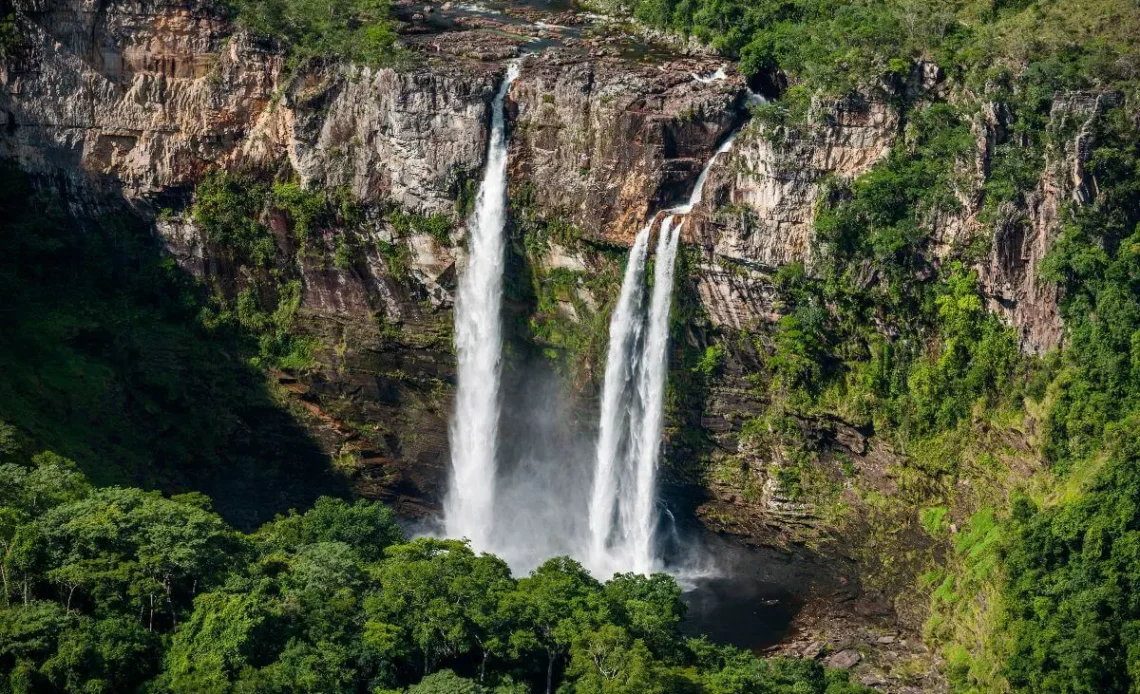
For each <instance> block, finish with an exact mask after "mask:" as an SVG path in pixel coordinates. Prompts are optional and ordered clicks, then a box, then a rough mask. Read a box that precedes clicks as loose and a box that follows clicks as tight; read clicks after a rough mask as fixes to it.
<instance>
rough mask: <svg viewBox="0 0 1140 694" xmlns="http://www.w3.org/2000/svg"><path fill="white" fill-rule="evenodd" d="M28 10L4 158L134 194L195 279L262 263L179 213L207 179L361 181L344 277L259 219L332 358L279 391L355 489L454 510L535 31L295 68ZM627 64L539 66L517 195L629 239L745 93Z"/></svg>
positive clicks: (533, 65) (152, 25)
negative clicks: (493, 227) (479, 276)
mask: <svg viewBox="0 0 1140 694" xmlns="http://www.w3.org/2000/svg"><path fill="white" fill-rule="evenodd" d="M16 5H17V10H18V11H19V14H20V30H21V32H22V35H23V37H24V41H23V44H22V46H21V47H20V49H19V50H18V51H17V52H16V54H15V55H14V56H12V57H10V58H8V59H5V60H3V61H0V85H3V90H2V91H0V127H2V128H3V132H4V136H3V137H0V154H3V155H4V156H7V157H12V158H14V159H15V160H17V161H18V162H20V164H21V166H23V167H24V168H25V169H26V170H28V171H29V172H31V173H32V174H34V175H36V176H38V177H39V178H40V179H41V180H43V181H45V182H47V181H51V182H52V183H53V184H54V185H62V186H63V187H64V188H65V189H67V191H68V192H69V199H70V200H71V201H72V205H73V207H74V208H75V211H76V212H78V213H80V214H81V215H82V214H84V213H85V212H88V211H91V210H93V209H95V208H100V207H102V206H105V205H114V204H121V202H122V201H124V200H125V201H126V203H127V204H129V205H130V206H132V207H134V208H135V209H136V210H137V211H138V212H140V213H141V214H143V215H144V216H149V217H152V218H154V219H155V226H156V230H157V232H158V233H159V234H160V235H161V236H162V237H163V238H164V240H165V241H166V244H167V247H168V249H169V250H170V252H171V253H172V254H173V255H174V257H175V258H176V259H177V260H178V261H179V263H180V264H181V265H182V266H183V267H184V268H185V269H186V270H188V271H189V272H191V273H192V274H194V275H196V276H198V277H200V278H202V279H204V280H206V281H207V282H208V283H210V284H212V285H217V286H222V287H228V288H229V290H228V291H230V292H231V293H234V292H237V291H238V290H240V289H241V288H242V287H244V286H247V285H248V284H249V282H250V281H251V280H250V277H249V276H248V273H246V272H245V271H244V270H242V268H240V267H235V266H234V265H233V263H231V262H228V261H227V255H226V253H224V252H223V251H222V249H219V248H217V247H216V246H213V245H212V244H211V243H210V241H209V239H207V238H206V236H205V234H204V233H203V232H202V230H201V229H198V228H197V227H196V225H195V224H194V223H193V221H192V220H191V219H190V218H189V215H188V214H185V210H186V206H187V204H188V203H189V199H190V193H191V191H192V190H193V187H194V186H195V185H196V184H197V183H198V182H199V181H200V180H201V179H202V177H203V176H204V175H205V173H206V172H207V171H209V170H211V169H214V168H224V169H227V170H230V171H239V170H270V171H277V170H280V168H281V167H282V166H285V165H287V166H288V167H291V168H292V170H293V171H295V172H296V174H297V176H298V177H299V178H300V180H301V182H302V183H304V184H305V185H306V186H309V187H317V188H324V189H333V188H338V189H347V190H348V191H349V192H350V193H351V196H352V198H354V199H355V200H356V201H358V202H359V203H361V204H362V205H363V208H364V210H365V218H366V221H365V222H364V223H362V224H360V225H358V226H354V227H353V228H343V229H340V228H330V229H322V230H319V234H320V235H321V236H322V237H323V238H325V239H326V240H331V239H335V238H336V237H338V236H348V237H352V238H353V239H355V242H354V245H356V246H358V247H359V248H360V249H361V254H360V257H359V258H357V259H356V261H355V262H353V263H351V264H348V265H345V264H343V263H335V262H333V258H331V257H330V256H329V255H327V254H326V255H321V254H316V255H314V254H312V253H299V252H298V249H297V248H296V247H295V242H294V241H293V240H292V239H291V235H290V233H289V231H290V230H289V227H290V224H291V222H290V221H289V220H288V219H287V218H285V217H283V216H281V215H276V216H272V215H271V218H269V219H267V220H264V221H266V222H267V223H268V224H269V226H270V227H271V228H272V229H273V231H274V234H275V237H276V242H277V246H278V250H279V253H280V254H282V258H283V260H281V261H280V262H281V263H282V264H281V266H280V267H279V268H278V270H277V271H278V272H279V273H281V274H282V275H283V276H287V277H295V278H296V279H298V280H299V281H300V283H301V288H302V290H301V291H302V293H301V304H300V307H299V311H298V326H297V327H298V329H299V330H300V331H301V332H302V333H304V334H306V335H310V336H312V337H315V338H317V340H316V344H317V345H318V347H317V354H316V356H317V362H318V366H317V367H316V368H314V369H312V370H311V371H310V372H306V373H303V374H298V375H292V376H286V375H282V376H281V380H282V382H283V383H284V385H285V386H286V387H287V388H288V389H289V390H291V391H293V392H294V393H295V394H296V395H297V396H298V398H297V402H298V403H299V407H300V409H299V412H300V413H301V414H302V415H303V416H307V417H309V418H310V419H311V420H312V424H313V428H314V431H315V432H316V433H317V436H318V438H320V439H321V441H322V442H323V443H324V445H325V447H326V449H327V450H328V451H329V452H330V453H331V454H334V455H336V456H338V459H343V460H346V461H350V464H349V467H351V468H352V469H351V470H350V474H352V475H353V476H354V479H355V480H356V484H357V486H358V488H359V489H360V490H361V491H363V492H365V493H368V494H370V495H374V496H381V497H383V498H385V499H387V500H389V501H392V502H394V503H396V504H397V505H400V506H402V507H403V510H404V511H405V512H408V513H411V514H413V515H414V514H416V513H418V512H419V510H420V509H422V505H423V504H427V505H429V506H430V505H432V504H434V503H436V502H437V501H438V499H439V496H440V493H441V488H442V484H443V481H444V478H445V470H446V462H447V420H448V417H449V412H448V410H449V407H450V392H451V390H450V389H451V385H450V384H451V382H452V380H453V377H454V365H453V356H452V354H451V347H450V325H451V316H450V307H451V303H452V293H451V292H452V290H453V287H454V279H455V277H456V274H457V272H458V268H457V264H459V265H461V264H462V262H463V251H462V248H461V246H458V247H453V246H452V244H453V243H455V242H457V241H459V240H461V239H462V236H463V229H462V223H463V219H462V210H461V208H462V204H463V201H464V200H467V199H470V198H471V196H472V195H473V193H474V191H475V189H476V187H477V185H478V179H479V177H480V175H481V169H482V165H483V159H484V154H485V148H486V140H487V133H488V122H489V110H490V101H491V98H492V96H493V94H494V91H495V89H496V86H497V83H498V81H499V80H500V79H501V75H502V73H503V71H504V69H505V63H504V62H503V58H508V57H511V56H513V55H516V54H517V53H518V45H520V44H523V43H525V41H524V40H521V39H520V40H514V41H512V40H502V39H501V38H500V35H498V34H496V33H494V32H493V31H490V30H486V31H484V30H482V29H472V30H468V31H455V32H443V33H437V34H432V35H430V36H421V35H416V36H412V37H410V38H409V39H408V41H407V45H408V51H409V53H408V57H407V59H406V60H403V61H401V63H400V65H399V66H397V67H393V68H383V69H367V68H357V67H351V66H340V65H321V64H311V65H309V66H308V67H306V68H305V69H303V70H301V71H289V70H287V69H286V66H285V60H284V58H283V55H282V53H281V52H280V50H279V49H278V48H277V47H275V46H273V45H266V44H260V43H258V42H255V41H254V40H252V39H251V38H250V37H248V36H247V35H244V34H241V33H235V29H234V27H233V26H232V25H231V24H230V23H229V22H228V21H227V20H225V19H224V18H223V17H222V16H221V15H219V14H218V12H217V11H216V10H215V9H212V8H211V7H210V6H209V4H207V3H198V2H189V3H187V2H163V1H161V0H148V1H138V2H111V3H86V2H80V1H79V0H36V1H34V2H32V1H24V2H17V3H16ZM492 28H493V27H492ZM613 53H614V52H613V51H611V50H604V49H603V50H596V49H590V50H584V49H579V50H574V51H571V50H567V49H551V50H547V51H545V52H542V53H540V54H539V55H534V56H530V57H528V58H526V60H525V62H524V64H523V70H522V76H521V77H520V78H519V80H518V81H517V82H516V83H515V85H514V87H513V89H512V92H511V95H510V98H509V106H510V110H511V120H512V124H513V130H514V133H513V144H512V183H511V187H512V191H516V190H518V189H521V188H522V187H524V186H529V187H530V188H531V190H533V196H532V197H533V200H534V204H535V206H536V210H537V212H538V213H539V214H542V215H544V216H546V217H548V218H554V217H562V216H565V217H567V218H568V219H569V220H570V221H572V222H573V223H575V224H576V225H577V226H578V227H579V228H580V229H581V230H582V231H583V232H584V233H586V234H587V235H590V236H593V237H595V238H598V239H600V240H607V241H609V242H617V243H621V242H623V241H625V240H627V239H628V238H630V237H631V236H632V233H633V232H634V231H635V230H636V228H637V227H638V226H639V225H640V224H642V223H643V221H644V217H645V215H646V214H647V212H648V211H649V210H650V209H651V208H654V207H656V206H658V205H661V204H666V203H671V202H673V201H676V200H679V199H681V198H683V197H684V196H685V195H687V193H688V190H689V189H690V188H691V186H692V184H693V182H694V181H695V179H696V177H697V174H698V173H699V170H700V168H701V167H702V166H703V164H704V162H705V161H707V159H708V158H709V156H711V153H712V150H713V149H714V148H715V146H716V145H717V142H718V141H719V140H720V139H721V138H722V137H723V136H724V135H725V134H726V133H727V132H728V131H729V129H731V127H732V126H733V124H734V123H735V122H736V121H737V120H738V119H739V117H740V111H739V109H738V108H737V104H738V102H739V98H740V95H741V91H742V83H741V81H740V79H739V78H734V79H730V80H722V81H716V82H709V83H702V82H700V81H697V80H696V79H694V78H693V74H701V73H711V72H712V71H713V70H714V69H715V68H716V67H717V66H718V65H719V62H714V61H713V60H712V59H692V58H686V59H679V62H676V63H673V64H670V65H669V66H668V69H666V67H665V66H660V65H650V64H648V63H644V62H641V61H637V60H628V59H623V58H621V57H619V56H616V55H614V54H613ZM484 58H487V59H488V60H484ZM115 201H119V203H116V202H115ZM390 209H399V210H403V211H405V212H407V213H411V214H415V215H444V216H446V217H450V218H452V219H453V220H454V222H455V223H456V226H457V229H456V230H455V231H454V232H453V233H452V238H451V239H450V240H444V239H439V238H436V237H433V236H432V235H429V234H427V233H422V232H420V231H417V230H416V229H412V230H410V231H409V230H407V229H403V230H397V229H395V228H394V227H393V225H392V223H391V222H390V221H389V218H388V217H387V216H386V214H385V210H390ZM160 210H162V211H163V213H162V214H159V211H160ZM444 241H448V242H446V243H445V242H444ZM326 245H332V244H326ZM385 247H387V248H393V247H397V248H398V249H399V251H398V258H395V257H391V254H388V255H385V254H384V253H382V252H381V250H380V249H381V248H385Z"/></svg>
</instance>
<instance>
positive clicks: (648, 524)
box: [627, 215, 681, 573]
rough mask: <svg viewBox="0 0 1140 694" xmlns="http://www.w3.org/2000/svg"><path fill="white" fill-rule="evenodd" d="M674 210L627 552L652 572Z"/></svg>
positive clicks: (656, 286) (652, 329)
mask: <svg viewBox="0 0 1140 694" xmlns="http://www.w3.org/2000/svg"><path fill="white" fill-rule="evenodd" d="M676 221H677V218H676V217H674V216H672V215H670V216H669V217H666V219H665V221H664V222H663V223H662V224H661V231H660V232H659V233H658V238H657V255H656V260H655V262H654V266H653V298H652V299H651V300H650V302H649V331H648V333H647V334H646V338H645V346H644V350H643V352H642V355H643V356H642V360H641V365H640V366H641V378H640V380H639V383H638V397H639V398H640V399H641V430H640V432H638V434H639V443H638V445H637V447H636V450H637V461H636V476H635V480H636V481H635V484H634V488H633V497H634V498H633V504H632V506H633V517H632V518H631V519H629V521H628V524H629V528H630V543H629V544H630V546H629V548H628V550H627V551H628V556H629V558H630V561H631V562H632V569H633V570H634V571H636V572H638V573H650V572H652V571H653V570H654V569H656V568H657V567H656V561H655V559H656V556H655V555H656V553H655V552H654V537H653V530H654V528H655V526H656V525H657V515H656V514H655V513H654V512H653V507H654V503H655V501H656V490H657V454H658V451H659V449H660V441H661V432H662V429H663V427H664V420H665V411H664V408H665V376H666V374H667V373H668V361H667V359H666V347H668V344H669V308H670V306H671V304H672V302H673V266H674V262H673V261H674V260H675V259H676V257H677V245H678V243H679V241H680V237H681V225H680V224H677V223H676Z"/></svg>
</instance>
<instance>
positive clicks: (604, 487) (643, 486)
mask: <svg viewBox="0 0 1140 694" xmlns="http://www.w3.org/2000/svg"><path fill="white" fill-rule="evenodd" d="M735 138H736V134H735V133H733V134H732V135H730V136H729V137H728V138H727V139H726V140H725V141H724V143H723V144H721V146H720V147H719V148H718V149H717V151H716V153H715V154H714V155H713V157H712V158H711V159H710V160H709V162H708V164H707V165H705V168H704V170H702V171H701V174H700V176H699V177H698V178H697V183H696V185H695V186H694V188H693V192H692V193H691V194H690V196H689V199H688V201H686V203H685V204H683V205H679V206H677V207H674V208H672V209H670V210H668V211H667V213H666V214H665V215H664V219H663V221H662V222H661V227H660V231H659V232H658V237H657V249H656V256H655V261H654V272H653V293H652V296H651V298H650V301H649V305H648V308H647V309H646V307H645V305H644V304H645V286H644V283H645V266H646V255H647V253H648V246H649V237H650V236H651V234H652V232H653V228H654V226H655V224H656V222H657V219H658V217H654V218H653V219H652V220H651V221H650V222H649V224H648V225H647V226H646V227H645V228H644V229H642V230H641V232H640V233H639V234H638V235H637V238H636V239H635V240H634V244H633V247H632V248H631V249H630V254H629V261H628V264H627V265H626V269H625V276H624V278H623V279H622V288H621V294H620V295H619V298H618V304H617V306H616V308H615V309H614V314H613V317H612V318H611V320H610V344H609V351H608V353H607V355H606V376H605V383H604V384H603V388H602V408H601V413H600V421H599V427H598V432H599V433H598V445H597V451H596V458H595V467H594V481H593V494H592V496H591V498H590V546H589V551H588V553H587V558H586V562H587V564H588V566H589V568H590V569H591V570H592V571H593V572H594V573H595V574H597V575H599V576H608V575H610V574H612V573H614V572H617V571H634V572H637V573H650V572H652V571H656V570H658V569H660V562H659V560H658V557H657V551H656V539H655V530H656V526H657V513H656V510H655V507H656V493H657V463H658V458H659V455H660V449H661V434H662V431H663V430H664V419H665V417H664V415H665V413H664V407H665V381H666V377H667V375H668V345H669V310H670V308H671V305H672V301H673V279H674V266H675V261H676V258H677V249H678V246H679V245H680V238H681V229H682V227H683V226H684V222H685V215H688V214H689V213H690V212H691V211H692V210H693V208H694V207H696V206H697V205H698V204H699V203H700V202H701V199H702V195H703V192H704V186H705V181H706V180H707V179H708V175H709V171H710V170H711V169H712V166H713V164H714V163H715V162H716V160H717V159H718V158H719V157H720V155H721V154H723V153H724V152H726V151H728V149H729V148H730V147H732V142H733V140H734V139H735Z"/></svg>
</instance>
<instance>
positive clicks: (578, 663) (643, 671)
mask: <svg viewBox="0 0 1140 694" xmlns="http://www.w3.org/2000/svg"><path fill="white" fill-rule="evenodd" d="M566 676H567V681H568V682H570V683H571V684H570V685H569V686H568V687H566V688H567V689H568V690H569V691H570V692H572V693H573V694H679V691H680V690H679V688H678V686H679V683H677V682H670V681H669V672H668V668H666V667H665V666H664V665H663V664H662V663H660V662H659V661H657V660H655V659H654V658H653V655H652V654H651V653H650V652H649V649H648V648H646V646H645V643H644V642H643V641H641V639H636V640H635V639H634V638H632V637H631V636H630V634H629V632H628V631H626V630H625V629H623V628H622V627H619V626H616V625H613V624H605V625H602V626H601V627H599V628H598V629H597V630H596V631H590V632H586V633H584V634H582V635H580V636H579V638H577V639H575V641H574V646H573V648H572V649H571V652H570V665H569V667H567V669H566ZM559 691H560V692H561V691H562V689H559Z"/></svg>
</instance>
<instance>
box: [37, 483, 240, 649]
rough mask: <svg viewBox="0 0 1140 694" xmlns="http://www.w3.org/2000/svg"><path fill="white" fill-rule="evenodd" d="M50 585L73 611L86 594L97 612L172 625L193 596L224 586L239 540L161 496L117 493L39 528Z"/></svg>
mask: <svg viewBox="0 0 1140 694" xmlns="http://www.w3.org/2000/svg"><path fill="white" fill-rule="evenodd" d="M37 527H38V528H39V530H40V533H41V534H42V536H43V538H44V544H45V545H46V551H47V553H48V555H49V557H50V563H51V565H52V566H53V567H54V568H52V569H51V570H50V571H49V572H48V578H49V579H50V580H52V581H53V582H55V583H56V584H57V585H59V586H61V588H63V589H64V592H65V598H66V602H67V605H68V606H69V608H70V606H71V605H72V602H73V597H74V594H75V593H76V592H77V591H82V593H83V594H84V597H85V598H86V599H87V600H89V601H91V602H93V603H94V604H93V607H94V608H95V609H96V611H101V610H124V611H133V612H135V613H136V614H139V613H141V614H143V615H144V622H145V624H146V626H147V628H148V629H154V627H155V616H156V614H158V613H159V612H165V613H166V615H167V616H168V618H169V626H171V627H173V626H176V625H177V623H178V619H179V614H180V612H181V611H182V610H184V609H185V608H186V607H188V605H189V602H190V600H191V599H192V598H193V596H194V595H195V594H196V593H197V592H198V591H199V590H201V589H203V588H209V587H210V586H211V585H213V584H215V583H217V582H218V581H220V580H221V577H222V576H223V575H224V573H225V572H226V570H227V569H228V568H229V564H230V557H229V551H231V550H232V549H234V547H235V544H236V536H235V535H234V533H233V531H232V530H230V529H229V527H227V526H226V524H225V523H224V522H223V521H222V520H221V519H220V518H218V517H217V516H216V515H214V514H213V513H211V512H209V511H205V510H203V509H201V508H199V507H197V506H191V505H185V504H179V503H177V502H175V501H172V500H170V499H166V498H164V497H163V496H162V495H160V494H158V493H156V492H144V491H142V490H138V489H121V488H116V487H110V488H104V489H99V490H96V491H95V492H93V493H91V494H90V495H89V496H88V497H86V498H84V499H81V500H79V501H75V502H73V503H70V504H65V505H62V506H58V507H56V508H53V509H52V510H50V511H48V512H47V513H46V514H44V516H43V517H42V518H41V519H40V520H39V521H38V522H37Z"/></svg>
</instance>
